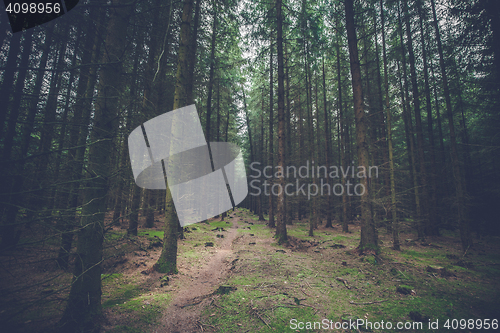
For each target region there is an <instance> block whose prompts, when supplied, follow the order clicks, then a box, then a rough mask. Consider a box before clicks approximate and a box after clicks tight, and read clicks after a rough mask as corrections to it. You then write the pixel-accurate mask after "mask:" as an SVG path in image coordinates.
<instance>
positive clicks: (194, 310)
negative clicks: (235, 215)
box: [152, 219, 238, 333]
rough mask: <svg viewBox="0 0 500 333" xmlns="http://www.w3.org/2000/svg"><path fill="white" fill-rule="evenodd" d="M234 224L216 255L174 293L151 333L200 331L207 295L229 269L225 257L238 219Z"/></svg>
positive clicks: (209, 294)
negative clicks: (172, 298)
mask: <svg viewBox="0 0 500 333" xmlns="http://www.w3.org/2000/svg"><path fill="white" fill-rule="evenodd" d="M233 222H234V223H233V226H232V227H231V228H230V229H229V232H228V233H227V234H226V235H225V237H224V238H223V241H222V244H221V245H220V248H218V249H217V250H216V253H215V255H213V256H212V257H211V258H210V259H209V261H208V263H207V264H206V265H205V266H204V267H203V268H201V269H198V270H196V271H194V272H191V273H192V277H193V280H192V282H191V283H190V284H189V285H185V286H184V287H183V288H182V289H180V290H179V291H178V292H177V293H176V295H175V296H174V300H173V302H172V303H171V305H170V306H169V307H168V308H167V309H166V310H165V312H163V314H162V317H161V319H160V321H159V323H160V324H159V326H158V327H155V328H153V330H152V332H154V333H191V332H199V331H200V323H199V318H200V315H201V311H202V309H203V308H205V307H206V306H207V305H208V304H209V303H210V302H211V299H210V296H212V295H213V293H214V292H215V291H216V289H217V286H219V285H220V284H221V282H222V281H224V279H225V276H226V275H227V273H228V272H229V269H230V268H231V265H230V262H229V261H228V258H230V257H231V255H232V254H233V247H232V245H233V241H234V240H235V239H236V236H237V229H238V223H237V220H236V219H234V221H233Z"/></svg>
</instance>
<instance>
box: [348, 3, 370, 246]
mask: <svg viewBox="0 0 500 333" xmlns="http://www.w3.org/2000/svg"><path fill="white" fill-rule="evenodd" d="M353 7H354V6H353V0H346V1H345V15H346V29H347V41H348V44H349V58H350V65H351V75H352V90H353V100H354V114H355V119H356V143H357V150H358V164H359V167H364V169H365V173H366V174H365V177H361V179H360V184H361V185H363V187H364V191H363V193H362V195H361V241H360V244H359V249H360V251H365V250H374V251H376V252H377V251H378V243H377V232H376V230H375V225H374V223H373V217H372V210H371V203H370V184H369V182H370V178H369V174H368V173H367V171H368V170H369V165H368V163H369V157H368V142H367V140H366V130H367V119H366V115H365V111H364V108H363V91H362V81H361V69H360V64H359V57H358V45H357V37H356V30H355V24H354V8H353Z"/></svg>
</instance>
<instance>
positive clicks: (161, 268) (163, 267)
mask: <svg viewBox="0 0 500 333" xmlns="http://www.w3.org/2000/svg"><path fill="white" fill-rule="evenodd" d="M154 267H155V270H156V271H157V272H159V273H166V274H177V273H179V271H178V270H177V265H176V264H174V263H173V262H170V261H163V262H157V263H156V264H155V265H154Z"/></svg>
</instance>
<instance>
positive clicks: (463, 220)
mask: <svg viewBox="0 0 500 333" xmlns="http://www.w3.org/2000/svg"><path fill="white" fill-rule="evenodd" d="M431 5H432V15H433V18H434V29H435V32H436V40H437V44H438V53H439V65H440V67H441V76H442V80H443V88H444V98H445V101H446V115H447V117H448V126H449V130H450V146H451V164H452V168H453V181H454V183H455V191H456V196H457V203H456V204H457V210H458V212H457V213H458V227H459V229H460V238H461V241H462V250H463V251H464V252H465V251H467V249H468V248H469V247H471V246H472V235H471V233H470V225H469V221H468V217H467V207H466V200H465V193H466V189H465V186H464V184H463V182H462V177H461V172H460V160H459V158H458V148H457V139H456V134H455V125H454V123H453V110H452V107H451V98H450V90H449V86H448V76H447V73H446V67H445V64H444V55H443V46H442V44H441V35H440V33H439V26H438V20H437V15H436V6H435V3H434V0H431Z"/></svg>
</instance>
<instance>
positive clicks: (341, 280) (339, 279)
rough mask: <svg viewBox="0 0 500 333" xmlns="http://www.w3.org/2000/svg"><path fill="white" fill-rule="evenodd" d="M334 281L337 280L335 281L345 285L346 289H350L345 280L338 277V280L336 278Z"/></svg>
mask: <svg viewBox="0 0 500 333" xmlns="http://www.w3.org/2000/svg"><path fill="white" fill-rule="evenodd" d="M336 279H337V281H340V282H342V283H344V285H345V287H346V288H347V289H351V287H350V286H349V284H347V280H346V279H343V278H341V277H338V278H336Z"/></svg>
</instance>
